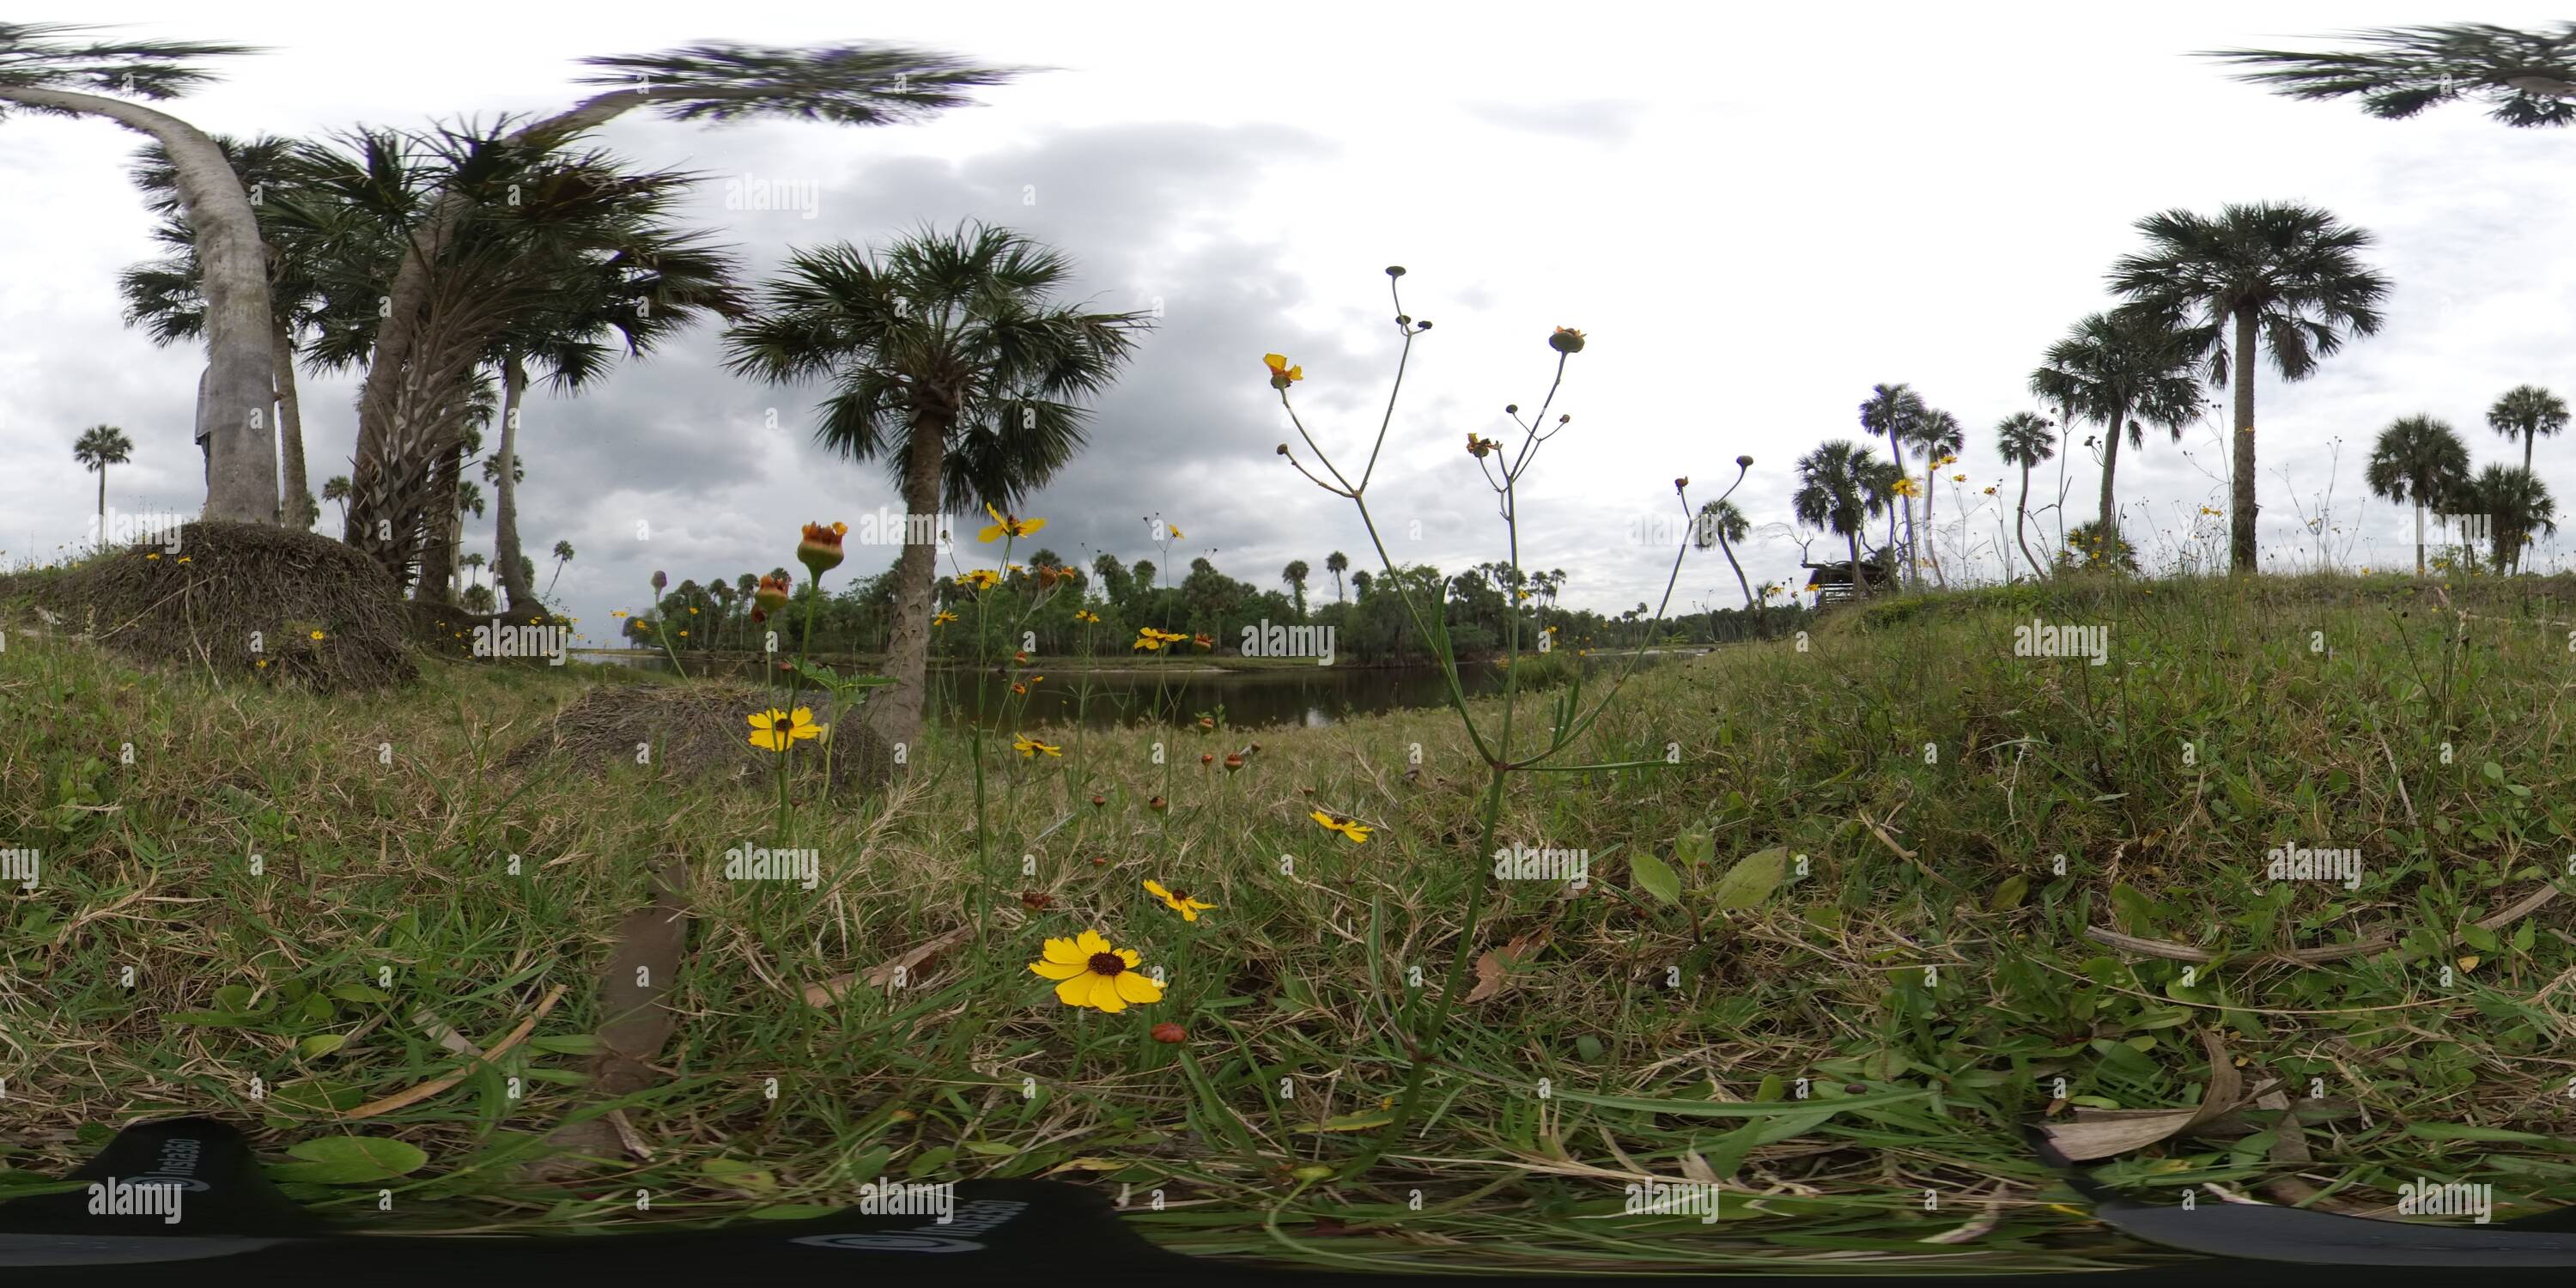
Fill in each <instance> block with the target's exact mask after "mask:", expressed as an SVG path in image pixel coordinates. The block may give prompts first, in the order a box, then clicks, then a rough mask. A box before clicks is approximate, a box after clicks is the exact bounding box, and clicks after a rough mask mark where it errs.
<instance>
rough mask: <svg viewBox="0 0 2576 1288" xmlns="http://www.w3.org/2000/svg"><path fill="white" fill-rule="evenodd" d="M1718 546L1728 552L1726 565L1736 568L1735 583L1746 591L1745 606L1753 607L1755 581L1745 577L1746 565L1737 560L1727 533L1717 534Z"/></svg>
mask: <svg viewBox="0 0 2576 1288" xmlns="http://www.w3.org/2000/svg"><path fill="white" fill-rule="evenodd" d="M1717 548H1718V549H1720V550H1723V551H1725V552H1726V566H1727V567H1729V568H1732V569H1734V570H1735V584H1736V586H1737V587H1738V588H1740V589H1741V590H1743V592H1744V606H1745V607H1746V608H1751V607H1753V583H1751V582H1749V581H1746V580H1745V579H1744V565H1742V564H1740V563H1737V562H1735V547H1733V546H1731V545H1728V544H1727V543H1726V534H1725V533H1723V532H1720V533H1718V534H1717Z"/></svg>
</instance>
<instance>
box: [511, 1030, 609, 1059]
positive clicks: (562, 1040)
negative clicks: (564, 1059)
mask: <svg viewBox="0 0 2576 1288" xmlns="http://www.w3.org/2000/svg"><path fill="white" fill-rule="evenodd" d="M528 1045H529V1046H532V1047H535V1048H536V1049H538V1050H540V1051H551V1052H554V1053H555V1054H556V1055H597V1054H599V1053H600V1050H601V1049H602V1048H601V1047H600V1045H599V1039H598V1038H597V1037H596V1036H594V1035H592V1034H588V1033H566V1034H561V1035H559V1036H556V1037H548V1038H530V1039H528Z"/></svg>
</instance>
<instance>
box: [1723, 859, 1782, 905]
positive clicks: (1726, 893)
mask: <svg viewBox="0 0 2576 1288" xmlns="http://www.w3.org/2000/svg"><path fill="white" fill-rule="evenodd" d="M1788 870H1789V852H1788V851H1787V850H1784V849H1782V848H1780V847H1779V846H1776V845H1775V846H1772V847H1771V848H1770V849H1767V850H1755V851H1754V852H1753V853H1751V854H1748V855H1745V856H1744V857H1743V858H1740V859H1737V860H1736V861H1735V866H1734V867H1731V868H1728V869H1727V870H1726V875H1725V876H1723V877H1720V878H1718V882H1717V895H1716V898H1715V900H1714V902H1715V903H1716V904H1717V906H1718V907H1719V908H1720V909H1725V910H1730V911H1731V910H1734V909H1739V908H1750V907H1752V906H1754V905H1755V904H1758V903H1760V902H1762V901H1763V900H1765V899H1768V898H1770V897H1771V892H1772V891H1773V890H1776V889H1778V888H1779V886H1780V879H1781V877H1783V876H1785V875H1787V873H1788Z"/></svg>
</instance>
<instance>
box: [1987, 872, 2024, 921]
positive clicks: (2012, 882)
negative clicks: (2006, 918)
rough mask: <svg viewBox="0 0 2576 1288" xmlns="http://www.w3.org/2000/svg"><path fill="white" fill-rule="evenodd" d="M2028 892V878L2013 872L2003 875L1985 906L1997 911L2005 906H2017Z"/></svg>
mask: <svg viewBox="0 0 2576 1288" xmlns="http://www.w3.org/2000/svg"><path fill="white" fill-rule="evenodd" d="M2029 894H2030V878H2029V877H2026V876H2022V875H2020V874H2019V873H2015V874H2014V875H2012V876H2008V877H2005V878H2004V881H2003V884H2002V885H1999V886H1996V887H1995V893H1994V897H1993V898H1991V899H1988V900H1987V901H1986V906H1987V907H1989V908H1992V909H1994V910H1995V911H1997V912H2001V911H2003V910H2004V909H2006V908H2018V907H2020V906H2021V901H2022V899H2023V898H2024V897H2026V896H2028V895H2029Z"/></svg>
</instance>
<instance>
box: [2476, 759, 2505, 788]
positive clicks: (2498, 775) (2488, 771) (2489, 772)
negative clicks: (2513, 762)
mask: <svg viewBox="0 0 2576 1288" xmlns="http://www.w3.org/2000/svg"><path fill="white" fill-rule="evenodd" d="M2478 772H2479V773H2481V774H2484V775H2486V779H2487V781H2488V782H2491V783H2500V782H2503V781H2504V766H2502V765H2499V764H2497V763H2495V762H2494V761H2492V760H2490V761H2488V762H2487V763H2485V764H2483V765H2480V766H2478Z"/></svg>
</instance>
